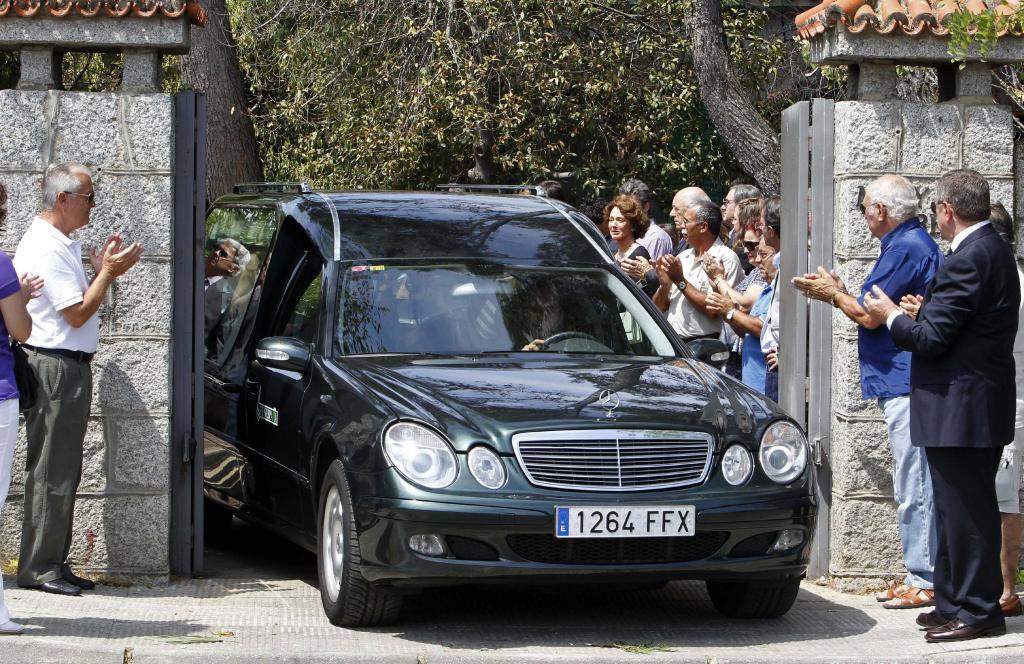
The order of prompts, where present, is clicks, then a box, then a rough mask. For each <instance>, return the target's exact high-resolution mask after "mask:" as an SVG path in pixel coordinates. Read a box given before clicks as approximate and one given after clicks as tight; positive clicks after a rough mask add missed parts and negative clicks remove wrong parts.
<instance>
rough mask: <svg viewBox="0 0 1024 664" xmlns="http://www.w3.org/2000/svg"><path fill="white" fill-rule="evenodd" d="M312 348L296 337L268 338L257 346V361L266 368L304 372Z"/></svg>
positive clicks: (261, 340)
mask: <svg viewBox="0 0 1024 664" xmlns="http://www.w3.org/2000/svg"><path fill="white" fill-rule="evenodd" d="M311 351H312V348H311V347H310V345H309V344H308V343H306V342H305V341H300V340H299V339H295V338H294V337H266V338H265V339H260V341H259V343H258V344H256V359H257V360H259V361H260V363H261V364H262V365H263V366H265V367H270V368H271V369H283V370H285V371H298V372H300V373H301V372H303V371H305V370H306V367H308V366H309V356H310V352H311Z"/></svg>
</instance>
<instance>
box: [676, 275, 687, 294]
mask: <svg viewBox="0 0 1024 664" xmlns="http://www.w3.org/2000/svg"><path fill="white" fill-rule="evenodd" d="M676 288H678V289H679V290H681V291H684V290H686V277H685V276H684V277H683V278H682V279H680V280H679V281H678V282H677V283H676Z"/></svg>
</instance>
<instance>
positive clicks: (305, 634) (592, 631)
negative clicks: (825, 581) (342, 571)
mask: <svg viewBox="0 0 1024 664" xmlns="http://www.w3.org/2000/svg"><path fill="white" fill-rule="evenodd" d="M10 581H11V583H10V585H9V586H8V587H9V588H10V589H9V591H8V605H9V607H10V609H11V612H12V614H13V615H14V616H15V618H16V619H17V620H18V621H20V622H22V623H24V624H25V625H26V626H27V627H28V631H27V632H26V634H24V635H22V636H15V637H0V662H3V663H4V664H14V663H17V664H21V663H22V662H25V663H28V662H32V663H42V662H74V663H75V664H79V663H92V662H106V663H115V662H132V663H133V664H148V663H152V662H176V663H177V662H238V663H241V662H256V661H267V662H285V661H291V662H303V663H320V662H340V661H345V662H404V663H406V664H423V663H430V664H434V663H439V662H511V661H515V662H546V661H553V660H556V659H557V660H558V661H564V662H629V661H636V662H645V661H652V662H657V661H663V662H699V663H701V664H707V663H709V662H715V663H716V664H724V663H726V662H785V663H786V664H792V663H795V662H920V663H921V664H925V663H928V662H936V663H938V662H992V663H996V662H1006V663H1010V662H1013V663H1014V664H1019V663H1020V662H1021V661H1024V619H1022V618H1016V619H1013V620H1010V621H1009V622H1008V627H1009V629H1008V633H1007V634H1006V635H1005V636H1002V637H998V638H987V639H980V640H977V641H967V642H964V643H961V644H958V645H948V646H945V647H943V646H934V645H928V644H926V643H925V641H924V638H923V637H922V634H921V632H919V631H918V630H917V628H916V627H915V625H914V616H915V615H916V611H888V610H885V609H882V608H880V606H879V605H878V604H876V603H875V602H874V601H873V600H872V599H871V598H870V597H861V596H851V595H843V594H841V593H837V592H834V591H832V590H829V589H827V588H821V587H818V586H814V585H812V584H806V583H805V584H804V588H803V591H802V592H801V594H800V598H799V600H798V602H797V604H796V606H795V607H794V608H793V610H792V611H790V613H789V614H787V615H786V616H785V617H783V618H781V619H779V620H774V621H739V620H729V619H726V618H722V617H721V616H719V615H717V614H716V613H715V612H714V610H713V609H712V608H711V605H710V603H709V602H708V600H707V599H706V598H705V596H704V593H703V586H702V584H699V583H673V584H671V585H669V586H668V587H666V588H664V589H661V590H656V591H633V592H622V591H621V590H619V591H616V590H610V589H600V588H591V589H586V590H584V589H572V588H563V589H554V590H552V589H547V590H544V589H539V590H536V589H534V590H531V589H523V588H514V589H483V590H481V589H473V588H461V589H448V590H435V591H430V592H427V593H425V594H423V595H419V596H413V597H410V598H408V599H407V603H406V610H405V611H404V614H403V622H402V624H400V625H398V626H395V627H389V628H380V629H366V630H345V629H339V628H335V627H332V626H331V625H330V624H329V623H328V622H327V620H326V619H325V618H324V616H323V613H322V611H321V608H320V600H319V594H318V593H317V590H316V588H315V587H313V586H312V585H311V584H310V583H309V582H308V581H307V580H302V579H269V580H266V579H259V578H250V579H239V578H212V579H196V580H182V581H178V582H174V583H172V584H170V585H168V586H166V587H162V588H144V587H137V588H110V587H103V586H101V587H99V588H98V589H97V590H96V591H94V592H92V593H87V594H86V595H85V596H84V597H80V598H76V597H58V596H54V595H47V594H44V593H40V592H35V591H26V590H20V589H18V588H17V587H15V584H14V583H13V579H11V580H10ZM182 641H184V642H182ZM189 641H191V642H189ZM615 644H619V645H615ZM630 651H634V652H630Z"/></svg>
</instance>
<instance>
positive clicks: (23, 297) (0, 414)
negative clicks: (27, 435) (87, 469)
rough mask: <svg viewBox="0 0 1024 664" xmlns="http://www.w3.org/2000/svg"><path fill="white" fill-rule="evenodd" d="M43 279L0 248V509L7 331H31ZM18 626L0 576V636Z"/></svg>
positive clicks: (10, 360)
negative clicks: (21, 271) (23, 270)
mask: <svg viewBox="0 0 1024 664" xmlns="http://www.w3.org/2000/svg"><path fill="white" fill-rule="evenodd" d="M6 216H7V190H6V189H5V188H4V186H3V185H2V184H0V227H2V225H3V222H4V219H5V218H6ZM42 287H43V280H42V279H41V278H39V277H34V276H32V275H25V276H24V277H19V276H18V274H17V272H15V271H14V265H13V264H12V263H11V259H10V257H9V256H8V255H7V253H6V252H3V251H0V512H2V511H3V507H4V502H5V501H6V500H7V490H8V489H9V488H10V486H11V464H12V462H13V459H14V445H15V443H17V442H18V386H17V384H16V383H15V381H14V355H13V354H12V353H11V347H10V344H9V343H8V334H9V335H10V336H11V337H13V338H15V339H17V340H18V341H25V340H26V339H28V336H29V334H31V333H32V319H31V318H30V317H29V315H28V310H27V309H26V308H25V304H26V303H28V301H29V299H30V298H32V297H35V296H36V295H37V294H38V293H39V289H40V288H42ZM23 631H25V630H24V628H22V626H21V625H19V624H18V623H16V622H14V621H13V620H11V614H10V612H9V611H8V610H7V605H6V604H4V582H3V577H0V635H4V634H21V633H22V632H23Z"/></svg>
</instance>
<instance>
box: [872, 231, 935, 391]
mask: <svg viewBox="0 0 1024 664" xmlns="http://www.w3.org/2000/svg"><path fill="white" fill-rule="evenodd" d="M940 265H942V252H941V251H939V247H938V245H937V244H935V241H934V240H932V238H931V237H930V236H929V235H928V232H927V231H926V230H925V229H924V227H922V226H921V222H920V221H919V220H918V219H917V218H916V217H915V218H913V219H908V220H907V221H905V222H903V223H902V224H900V225H899V226H897V227H896V228H894V229H893V230H891V231H890V232H889V233H888V234H886V235H885V236H884V237H883V238H882V253H881V254H879V256H878V260H877V261H876V262H875V266H874V267H873V268H872V269H871V274H869V275H868V278H867V279H866V280H865V281H864V286H863V288H862V289H861V295H860V297H859V298H857V301H858V302H859V303H860V304H861V306H863V305H864V293H867V292H868V291H870V290H871V287H872V286H878V287H879V288H881V289H882V290H883V291H885V294H886V295H888V296H889V299H891V300H892V301H893V302H895V303H897V304H899V301H900V299H901V298H902V297H903V296H904V295H907V294H908V293H913V294H915V295H924V292H925V289H926V288H927V287H928V284H929V283H930V282H931V280H932V277H934V276H935V271H936V270H938V269H939V266H940ZM857 346H858V349H859V351H860V391H861V395H862V396H863V397H864V398H865V399H884V398H886V397H901V396H905V395H907V394H910V353H909V352H908V351H905V350H900V349H898V348H896V344H895V343H893V340H892V337H891V336H889V329H888V328H887V327H886V326H885V325H880V326H878V327H877V328H876V329H874V330H869V329H867V328H864V327H858V328H857Z"/></svg>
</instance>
